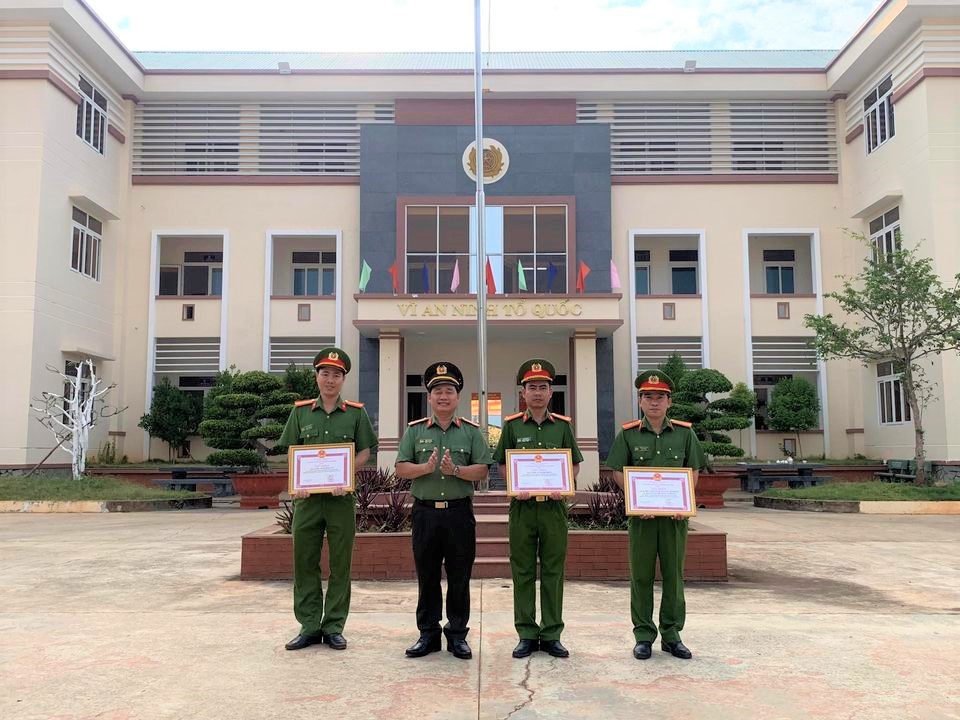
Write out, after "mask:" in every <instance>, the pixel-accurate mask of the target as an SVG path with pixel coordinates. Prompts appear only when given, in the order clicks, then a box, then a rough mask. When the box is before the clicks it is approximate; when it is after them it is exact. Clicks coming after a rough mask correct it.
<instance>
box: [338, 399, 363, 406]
mask: <svg viewBox="0 0 960 720" xmlns="http://www.w3.org/2000/svg"><path fill="white" fill-rule="evenodd" d="M343 404H344V405H349V406H350V407H355V408H362V407H363V403H362V402H354V401H353V400H344V401H343Z"/></svg>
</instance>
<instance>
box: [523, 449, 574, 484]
mask: <svg viewBox="0 0 960 720" xmlns="http://www.w3.org/2000/svg"><path fill="white" fill-rule="evenodd" d="M506 460H507V462H506V467H507V494H508V495H520V494H521V493H528V494H530V495H550V494H554V493H556V494H559V495H573V494H575V492H576V491H575V490H574V488H573V457H572V454H571V452H570V449H569V448H560V449H556V450H507V457H506Z"/></svg>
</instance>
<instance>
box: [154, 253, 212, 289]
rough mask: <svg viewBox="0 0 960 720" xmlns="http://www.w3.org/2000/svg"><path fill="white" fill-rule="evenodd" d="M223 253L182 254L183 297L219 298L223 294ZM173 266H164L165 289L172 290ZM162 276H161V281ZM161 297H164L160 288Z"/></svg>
mask: <svg viewBox="0 0 960 720" xmlns="http://www.w3.org/2000/svg"><path fill="white" fill-rule="evenodd" d="M221 263H223V253H222V252H185V253H184V254H183V273H182V277H183V287H182V294H183V295H209V296H211V297H219V296H220V295H222V294H223V266H222V264H221ZM173 267H174V266H164V268H162V269H161V271H162V272H164V271H165V272H166V273H167V280H166V288H167V289H168V290H169V289H172V288H173V286H174V284H173V280H172V273H173ZM162 278H163V275H162V274H161V280H162ZM160 294H161V295H165V294H167V293H165V292H164V291H163V287H161V292H160Z"/></svg>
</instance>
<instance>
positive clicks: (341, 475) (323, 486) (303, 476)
mask: <svg viewBox="0 0 960 720" xmlns="http://www.w3.org/2000/svg"><path fill="white" fill-rule="evenodd" d="M353 457H354V448H353V443H343V444H331V445H291V446H290V449H289V450H288V451H287V467H288V468H289V470H288V472H289V481H290V493H291V494H293V493H295V492H308V493H329V492H333V491H334V490H336V489H337V488H342V489H343V490H345V491H347V492H353V490H354V477H353Z"/></svg>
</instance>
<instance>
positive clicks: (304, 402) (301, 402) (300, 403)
mask: <svg viewBox="0 0 960 720" xmlns="http://www.w3.org/2000/svg"><path fill="white" fill-rule="evenodd" d="M313 403H314V401H313V400H297V401H296V402H295V403H294V404H293V406H294V407H303V406H304V405H313Z"/></svg>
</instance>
